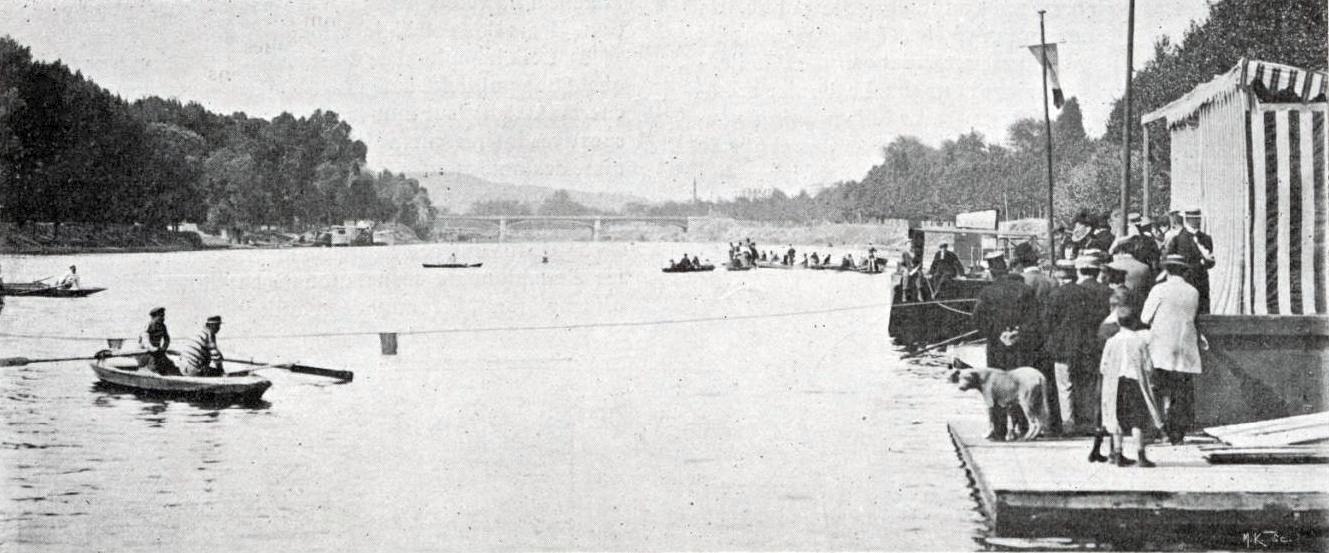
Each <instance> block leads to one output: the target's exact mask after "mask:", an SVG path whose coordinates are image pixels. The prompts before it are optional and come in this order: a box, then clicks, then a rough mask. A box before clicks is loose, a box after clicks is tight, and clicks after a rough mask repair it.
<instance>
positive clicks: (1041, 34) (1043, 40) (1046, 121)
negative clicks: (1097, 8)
mask: <svg viewBox="0 0 1329 553" xmlns="http://www.w3.org/2000/svg"><path fill="white" fill-rule="evenodd" d="M1132 1H1134V0H1132ZM1046 12H1047V10H1038V43H1039V44H1040V45H1042V49H1041V50H1039V52H1040V53H1041V54H1042V57H1043V127H1044V130H1045V134H1047V150H1048V255H1052V248H1053V246H1054V245H1055V244H1053V243H1052V213H1053V209H1052V115H1051V112H1050V111H1049V110H1048V40H1047V33H1046V31H1045V30H1044V28H1043V14H1044V13H1046Z"/></svg>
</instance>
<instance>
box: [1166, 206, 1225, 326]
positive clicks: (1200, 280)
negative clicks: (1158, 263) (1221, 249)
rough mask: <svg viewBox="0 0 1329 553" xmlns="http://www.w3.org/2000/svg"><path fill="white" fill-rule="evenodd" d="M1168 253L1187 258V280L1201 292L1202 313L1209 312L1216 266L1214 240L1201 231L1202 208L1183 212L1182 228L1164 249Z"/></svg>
mask: <svg viewBox="0 0 1329 553" xmlns="http://www.w3.org/2000/svg"><path fill="white" fill-rule="evenodd" d="M1163 253H1164V254H1167V255H1180V256H1182V258H1183V259H1185V260H1186V267H1187V271H1186V273H1185V274H1186V282H1189V283H1190V284H1191V286H1194V287H1195V290H1196V291H1197V292H1199V293H1200V314H1201V315H1204V314H1205V313H1208V312H1209V269H1210V268H1211V267H1213V266H1214V241H1213V239H1212V238H1210V237H1209V235H1208V234H1205V233H1203V232H1200V210H1199V209H1198V208H1192V209H1187V210H1185V211H1183V212H1182V225H1181V230H1179V231H1177V236H1176V237H1175V238H1173V239H1172V241H1171V242H1169V243H1168V245H1167V248H1166V249H1165V250H1164V251H1163Z"/></svg>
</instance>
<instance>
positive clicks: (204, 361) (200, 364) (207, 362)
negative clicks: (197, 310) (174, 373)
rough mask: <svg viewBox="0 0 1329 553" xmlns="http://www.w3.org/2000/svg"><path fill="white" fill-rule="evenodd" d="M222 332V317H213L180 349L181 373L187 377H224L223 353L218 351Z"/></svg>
mask: <svg viewBox="0 0 1329 553" xmlns="http://www.w3.org/2000/svg"><path fill="white" fill-rule="evenodd" d="M219 331H221V317H220V316H217V315H213V316H211V317H208V322H207V323H206V324H204V325H203V331H202V332H200V333H198V335H197V336H194V337H193V338H191V339H190V340H189V341H187V342H185V346H184V347H183V348H180V372H181V373H182V374H184V375H185V376H223V375H225V374H226V373H225V372H224V371H223V370H222V359H223V358H222V353H221V350H219V349H217V332H219Z"/></svg>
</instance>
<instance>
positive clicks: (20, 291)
mask: <svg viewBox="0 0 1329 553" xmlns="http://www.w3.org/2000/svg"><path fill="white" fill-rule="evenodd" d="M103 290H106V289H105V288H61V287H59V286H50V285H46V284H42V283H40V282H16V283H12V284H11V283H6V284H5V285H4V287H3V290H0V292H3V295H6V296H29V297H38V298H84V297H88V296H91V295H93V294H96V293H97V292H101V291H103Z"/></svg>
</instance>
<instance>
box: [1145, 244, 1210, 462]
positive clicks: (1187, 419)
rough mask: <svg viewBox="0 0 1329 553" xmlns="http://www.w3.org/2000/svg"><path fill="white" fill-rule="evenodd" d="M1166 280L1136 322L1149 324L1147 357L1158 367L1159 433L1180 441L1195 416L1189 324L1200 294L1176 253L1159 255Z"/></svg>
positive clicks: (1193, 341)
mask: <svg viewBox="0 0 1329 553" xmlns="http://www.w3.org/2000/svg"><path fill="white" fill-rule="evenodd" d="M1163 269H1164V270H1165V271H1167V278H1166V279H1165V280H1164V281H1163V282H1161V283H1159V284H1157V285H1155V286H1154V288H1153V289H1152V290H1150V291H1149V297H1148V298H1147V299H1145V300H1144V309H1143V310H1142V311H1141V313H1140V320H1141V321H1143V322H1144V323H1145V324H1148V325H1150V339H1149V356H1150V357H1151V358H1152V359H1153V362H1154V368H1156V369H1158V395H1159V398H1160V399H1161V401H1162V403H1163V412H1164V417H1165V422H1164V426H1163V431H1164V432H1165V433H1166V434H1167V437H1168V441H1170V442H1172V443H1173V444H1174V445H1175V444H1179V443H1181V441H1182V439H1183V438H1184V437H1185V435H1186V431H1187V430H1189V429H1190V426H1191V423H1192V421H1193V420H1194V418H1195V382H1194V377H1195V375H1198V374H1200V371H1201V367H1200V344H1201V343H1202V342H1203V340H1204V339H1203V338H1202V337H1201V336H1200V334H1199V331H1198V330H1196V328H1195V316H1196V315H1197V314H1198V313H1199V302H1200V293H1199V291H1197V290H1196V289H1195V287H1193V286H1191V285H1190V283H1188V282H1186V279H1185V274H1186V271H1188V270H1190V263H1188V262H1187V261H1186V258H1185V257H1184V256H1182V255H1178V254H1172V255H1168V256H1166V257H1164V258H1163Z"/></svg>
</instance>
